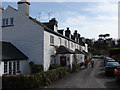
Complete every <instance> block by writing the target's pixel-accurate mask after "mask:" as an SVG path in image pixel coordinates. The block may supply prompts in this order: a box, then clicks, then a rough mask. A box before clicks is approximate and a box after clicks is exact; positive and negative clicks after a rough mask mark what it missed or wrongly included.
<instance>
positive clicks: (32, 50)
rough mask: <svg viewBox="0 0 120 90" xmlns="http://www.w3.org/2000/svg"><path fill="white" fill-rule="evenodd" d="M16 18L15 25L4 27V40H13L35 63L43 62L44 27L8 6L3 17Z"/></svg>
mask: <svg viewBox="0 0 120 90" xmlns="http://www.w3.org/2000/svg"><path fill="white" fill-rule="evenodd" d="M10 17H13V18H14V26H12V27H4V28H3V30H2V34H3V41H8V42H11V43H12V44H13V45H15V46H16V47H17V48H18V49H19V50H21V51H22V52H23V53H24V54H25V55H26V56H28V57H29V61H34V62H35V64H43V37H44V34H43V27H41V26H40V25H38V24H36V23H35V22H33V21H32V20H30V19H29V17H28V16H26V15H25V14H23V13H20V12H19V11H16V10H14V9H12V8H10V7H8V8H7V9H6V10H5V11H4V12H3V18H10Z"/></svg>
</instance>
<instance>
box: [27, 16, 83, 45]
mask: <svg viewBox="0 0 120 90" xmlns="http://www.w3.org/2000/svg"><path fill="white" fill-rule="evenodd" d="M29 19H30V20H32V21H33V22H35V23H37V24H38V25H40V26H42V27H43V28H44V30H45V31H47V32H50V33H52V34H55V35H57V36H60V37H62V38H65V39H67V40H69V41H72V42H74V43H77V44H79V45H83V44H81V43H78V42H75V41H74V40H72V39H69V38H68V37H65V36H63V35H62V34H60V33H58V32H55V31H53V30H52V29H50V28H48V27H47V26H46V25H44V24H43V23H41V22H40V21H38V20H36V19H34V18H32V17H30V16H29Z"/></svg>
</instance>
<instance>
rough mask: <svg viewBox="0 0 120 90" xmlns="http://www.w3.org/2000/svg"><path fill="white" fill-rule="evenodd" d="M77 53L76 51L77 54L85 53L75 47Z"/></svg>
mask: <svg viewBox="0 0 120 90" xmlns="http://www.w3.org/2000/svg"><path fill="white" fill-rule="evenodd" d="M75 53H76V54H84V53H83V52H81V51H80V50H78V49H75Z"/></svg>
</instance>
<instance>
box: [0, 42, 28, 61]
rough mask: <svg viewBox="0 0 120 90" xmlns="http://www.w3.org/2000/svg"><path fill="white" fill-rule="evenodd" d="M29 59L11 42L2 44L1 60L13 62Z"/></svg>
mask: <svg viewBox="0 0 120 90" xmlns="http://www.w3.org/2000/svg"><path fill="white" fill-rule="evenodd" d="M27 59H28V57H27V56H26V55H24V54H23V53H22V52H21V51H20V50H19V49H17V48H16V47H15V46H14V45H13V44H11V43H10V42H0V60H2V61H11V60H27Z"/></svg>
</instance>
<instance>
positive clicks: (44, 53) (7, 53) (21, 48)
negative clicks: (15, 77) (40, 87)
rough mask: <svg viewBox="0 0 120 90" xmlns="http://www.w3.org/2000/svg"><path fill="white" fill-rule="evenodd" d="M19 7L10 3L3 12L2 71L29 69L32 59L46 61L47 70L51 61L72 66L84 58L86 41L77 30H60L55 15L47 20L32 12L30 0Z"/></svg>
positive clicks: (40, 62) (18, 71) (0, 73)
mask: <svg viewBox="0 0 120 90" xmlns="http://www.w3.org/2000/svg"><path fill="white" fill-rule="evenodd" d="M17 4H18V9H15V8H13V7H11V6H8V7H7V8H6V9H5V10H4V9H3V8H2V7H1V8H0V12H2V13H1V14H2V30H1V31H2V40H1V44H2V45H3V47H2V55H1V57H2V58H1V60H2V61H1V63H0V75H3V74H6V73H7V74H19V73H23V74H25V73H30V66H29V62H31V61H32V62H34V63H35V64H38V65H43V67H44V71H46V70H48V69H49V67H50V64H60V65H61V66H70V68H72V64H74V63H77V64H80V63H82V62H84V57H85V55H84V52H85V53H87V52H88V48H87V44H85V43H84V42H83V41H84V39H83V38H81V37H80V34H78V33H77V31H75V33H74V35H72V34H71V31H70V30H69V28H67V30H64V29H63V30H58V22H57V21H56V19H55V18H53V19H51V20H50V21H49V22H47V23H41V22H40V21H38V20H36V19H34V18H32V17H31V16H30V15H29V6H30V2H28V1H27V0H21V1H19V2H18V3H17Z"/></svg>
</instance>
